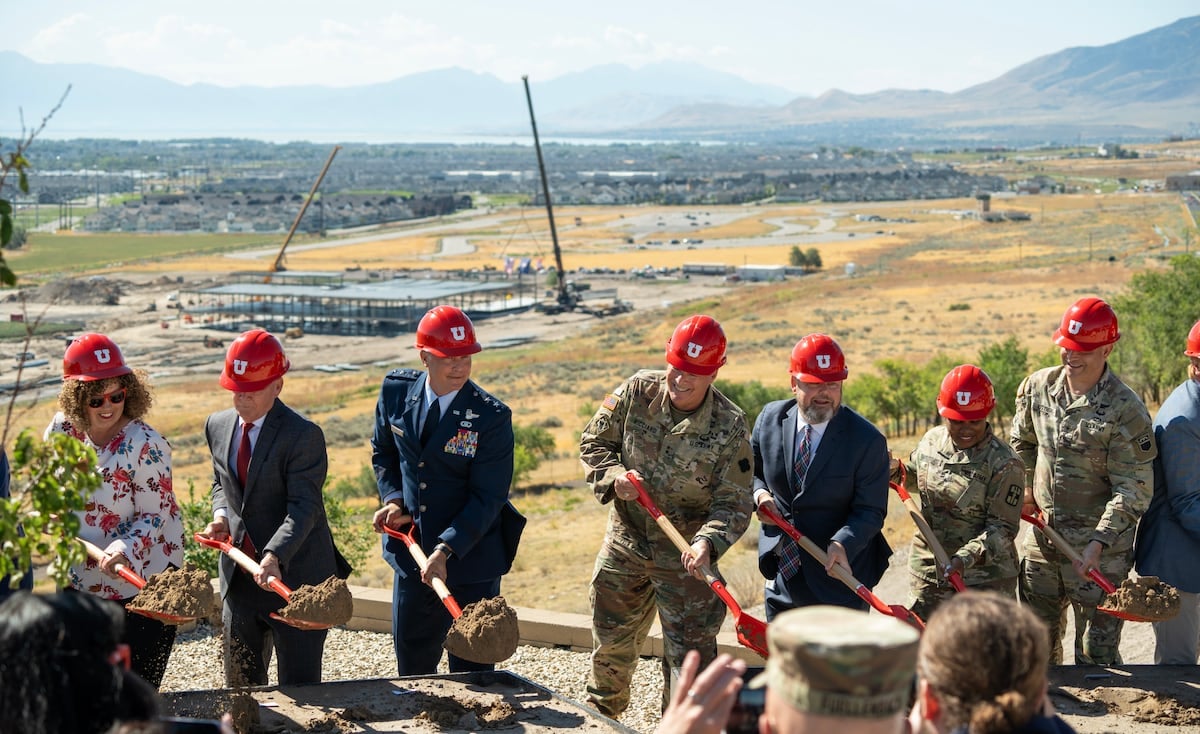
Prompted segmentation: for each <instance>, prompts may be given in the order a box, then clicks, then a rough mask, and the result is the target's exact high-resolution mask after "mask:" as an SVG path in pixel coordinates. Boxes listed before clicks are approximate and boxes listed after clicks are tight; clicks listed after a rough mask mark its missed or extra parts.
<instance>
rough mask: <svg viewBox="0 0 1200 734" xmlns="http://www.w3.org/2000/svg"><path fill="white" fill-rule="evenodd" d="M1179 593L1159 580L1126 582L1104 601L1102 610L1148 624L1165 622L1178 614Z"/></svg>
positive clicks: (1140, 578) (1141, 578)
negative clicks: (1147, 622) (1148, 622)
mask: <svg viewBox="0 0 1200 734" xmlns="http://www.w3.org/2000/svg"><path fill="white" fill-rule="evenodd" d="M1179 605H1180V600H1179V591H1177V590H1176V589H1175V587H1173V586H1168V585H1167V584H1164V583H1163V582H1161V581H1159V579H1158V577H1157V576H1141V577H1139V578H1137V579H1125V580H1124V581H1122V582H1121V585H1120V587H1118V588H1117V590H1116V591H1114V592H1113V593H1111V594H1109V595H1108V596H1106V597H1104V600H1103V601H1102V602H1100V608H1101V609H1110V610H1112V611H1116V612H1121V613H1122V614H1125V615H1129V616H1132V617H1136V618H1138V619H1146V620H1155V621H1159V620H1164V619H1170V618H1172V617H1174V616H1175V615H1176V614H1179Z"/></svg>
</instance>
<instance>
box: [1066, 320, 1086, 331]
mask: <svg viewBox="0 0 1200 734" xmlns="http://www.w3.org/2000/svg"><path fill="white" fill-rule="evenodd" d="M1082 328H1083V322H1082V321H1076V320H1075V319H1071V323H1069V324H1067V331H1069V332H1070V333H1072V334H1078V333H1079V331H1080V329H1082Z"/></svg>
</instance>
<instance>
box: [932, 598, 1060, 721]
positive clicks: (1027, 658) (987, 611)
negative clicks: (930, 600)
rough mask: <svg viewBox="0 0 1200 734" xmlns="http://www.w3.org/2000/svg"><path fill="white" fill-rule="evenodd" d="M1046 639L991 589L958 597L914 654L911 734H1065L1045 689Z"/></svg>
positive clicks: (944, 607) (1025, 612) (1028, 615)
mask: <svg viewBox="0 0 1200 734" xmlns="http://www.w3.org/2000/svg"><path fill="white" fill-rule="evenodd" d="M1049 650H1050V636H1049V632H1048V631H1047V629H1046V625H1044V624H1043V623H1042V622H1041V620H1039V619H1038V618H1037V616H1035V615H1034V614H1033V612H1031V611H1030V610H1029V609H1028V608H1027V607H1023V606H1020V605H1019V604H1017V602H1015V601H1014V600H1012V599H1009V598H1007V597H1003V596H1000V595H999V594H997V593H995V592H989V591H976V592H972V593H970V594H958V595H956V596H954V597H953V598H951V599H948V600H947V601H945V602H943V603H942V604H941V606H939V607H938V608H937V611H935V612H934V614H933V616H932V617H931V618H930V619H929V624H928V626H927V627H926V628H925V634H924V635H922V637H921V647H920V651H919V652H918V653H917V677H918V684H917V702H916V705H915V706H914V707H913V711H912V715H911V716H910V717H909V724H910V725H911V730H912V732H913V733H914V734H922V733H924V734H930V733H935V734H1010V733H1011V734H1068V733H1072V734H1073V732H1074V730H1073V729H1072V728H1071V727H1070V726H1069V725H1068V724H1067V722H1065V721H1063V720H1062V719H1061V718H1059V717H1058V716H1056V715H1055V714H1054V710H1053V707H1052V706H1051V705H1050V703H1049V699H1048V698H1047V696H1046V691H1047V689H1048V687H1049V679H1048V678H1047V675H1046V668H1047V661H1048V660H1049V659H1050V653H1049Z"/></svg>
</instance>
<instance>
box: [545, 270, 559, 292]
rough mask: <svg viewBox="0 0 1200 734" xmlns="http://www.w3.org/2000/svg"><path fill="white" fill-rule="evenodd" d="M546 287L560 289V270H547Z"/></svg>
mask: <svg viewBox="0 0 1200 734" xmlns="http://www.w3.org/2000/svg"><path fill="white" fill-rule="evenodd" d="M546 287H547V288H557V287H558V270H556V269H555V268H546Z"/></svg>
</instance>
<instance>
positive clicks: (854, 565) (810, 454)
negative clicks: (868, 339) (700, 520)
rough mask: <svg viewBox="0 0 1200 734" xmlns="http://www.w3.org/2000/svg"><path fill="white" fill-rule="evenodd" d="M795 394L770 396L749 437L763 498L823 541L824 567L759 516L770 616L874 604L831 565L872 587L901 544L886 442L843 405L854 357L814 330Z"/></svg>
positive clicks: (800, 345)
mask: <svg viewBox="0 0 1200 734" xmlns="http://www.w3.org/2000/svg"><path fill="white" fill-rule="evenodd" d="M789 371H790V372H791V383H792V392H793V393H794V394H795V398H794V399H790V400H779V401H776V402H773V403H769V404H768V405H767V406H766V407H765V408H763V411H762V413H760V414H759V416H758V420H757V421H756V422H755V424H754V431H753V433H752V434H751V437H750V446H751V449H752V451H753V452H754V503H755V505H756V506H757V507H759V508H761V507H763V506H764V505H768V506H770V507H771V509H774V510H775V511H776V512H777V513H779V514H780V515H782V516H783V518H784V519H785V520H787V521H788V522H790V523H791V524H792V525H794V526H795V527H796V529H797V530H799V531H800V532H801V533H802V534H804V535H805V536H807V537H809V538H810V539H812V540H813V542H815V543H816V544H817V545H818V546H821V547H824V548H826V553H827V555H828V563H827V564H825V566H824V567H822V565H821V564H820V563H818V562H817V560H816V559H815V558H813V557H812V556H810V555H808V554H807V553H805V552H804V550H803V549H802V548H800V547H799V546H797V545H796V543H794V542H793V541H792V540H791V538H788V537H787V536H785V535H783V533H782V532H781V531H780V530H779V528H777V527H775V526H774V524H773V523H771V522H770V521H769V520H767V519H765V518H763V516H762V514H761V513H760V514H759V519H761V520H762V521H763V529H762V534H761V535H760V536H759V539H758V567H759V570H760V571H761V572H762V574H763V576H765V577H766V578H767V586H766V594H765V597H766V612H767V620H768V621H769V620H771V619H773V618H774V617H775V615H777V614H779V613H780V612H783V611H785V610H787V609H792V608H794V607H802V606H809V605H812V604H836V605H838V606H844V607H851V608H856V609H863V610H866V609H867V604H866V602H864V601H863V600H861V599H860V598H859V597H858V595H856V594H855V593H854V591H852V590H851V589H850V588H848V587H847V586H846V585H845V584H843V583H842V582H841V581H840V580H838V579H837V578H836V577H835V576H834V575H833V574H832V573H831V571H832V569H833V565H834V564H839V565H841V566H843V567H845V568H847V569H849V570H850V571H851V573H853V574H854V575H855V576H856V578H857V579H858V580H859V581H861V582H862V583H863V584H865V585H866V586H868V587H871V586H874V585H875V584H876V583H878V582H879V579H880V578H881V577H882V576H883V572H884V571H885V570H886V569H887V563H888V557H890V556H891V554H892V549H891V548H889V547H888V544H887V541H886V540H885V539H884V537H883V535H882V534H881V532H880V531H881V530H882V529H883V519H884V517H885V516H886V515H887V499H888V453H887V441H886V440H885V439H884V437H883V434H882V433H880V432H879V430H878V429H877V428H875V426H873V425H871V423H870V422H869V421H868V420H867V419H865V418H863V417H862V416H860V415H859V414H858V413H855V412H854V411H853V410H851V409H850V408H848V407H846V406H844V405H842V381H843V380H845V379H846V375H847V373H848V370H847V369H846V358H845V356H844V355H843V354H842V349H841V347H839V346H838V344H837V342H835V341H834V340H833V339H832V338H830V337H828V336H826V335H825V334H809V335H808V336H806V337H804V338H803V339H801V340H800V341H799V342H797V343H796V346H795V347H794V348H793V349H792V356H791V365H790V370H789Z"/></svg>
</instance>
